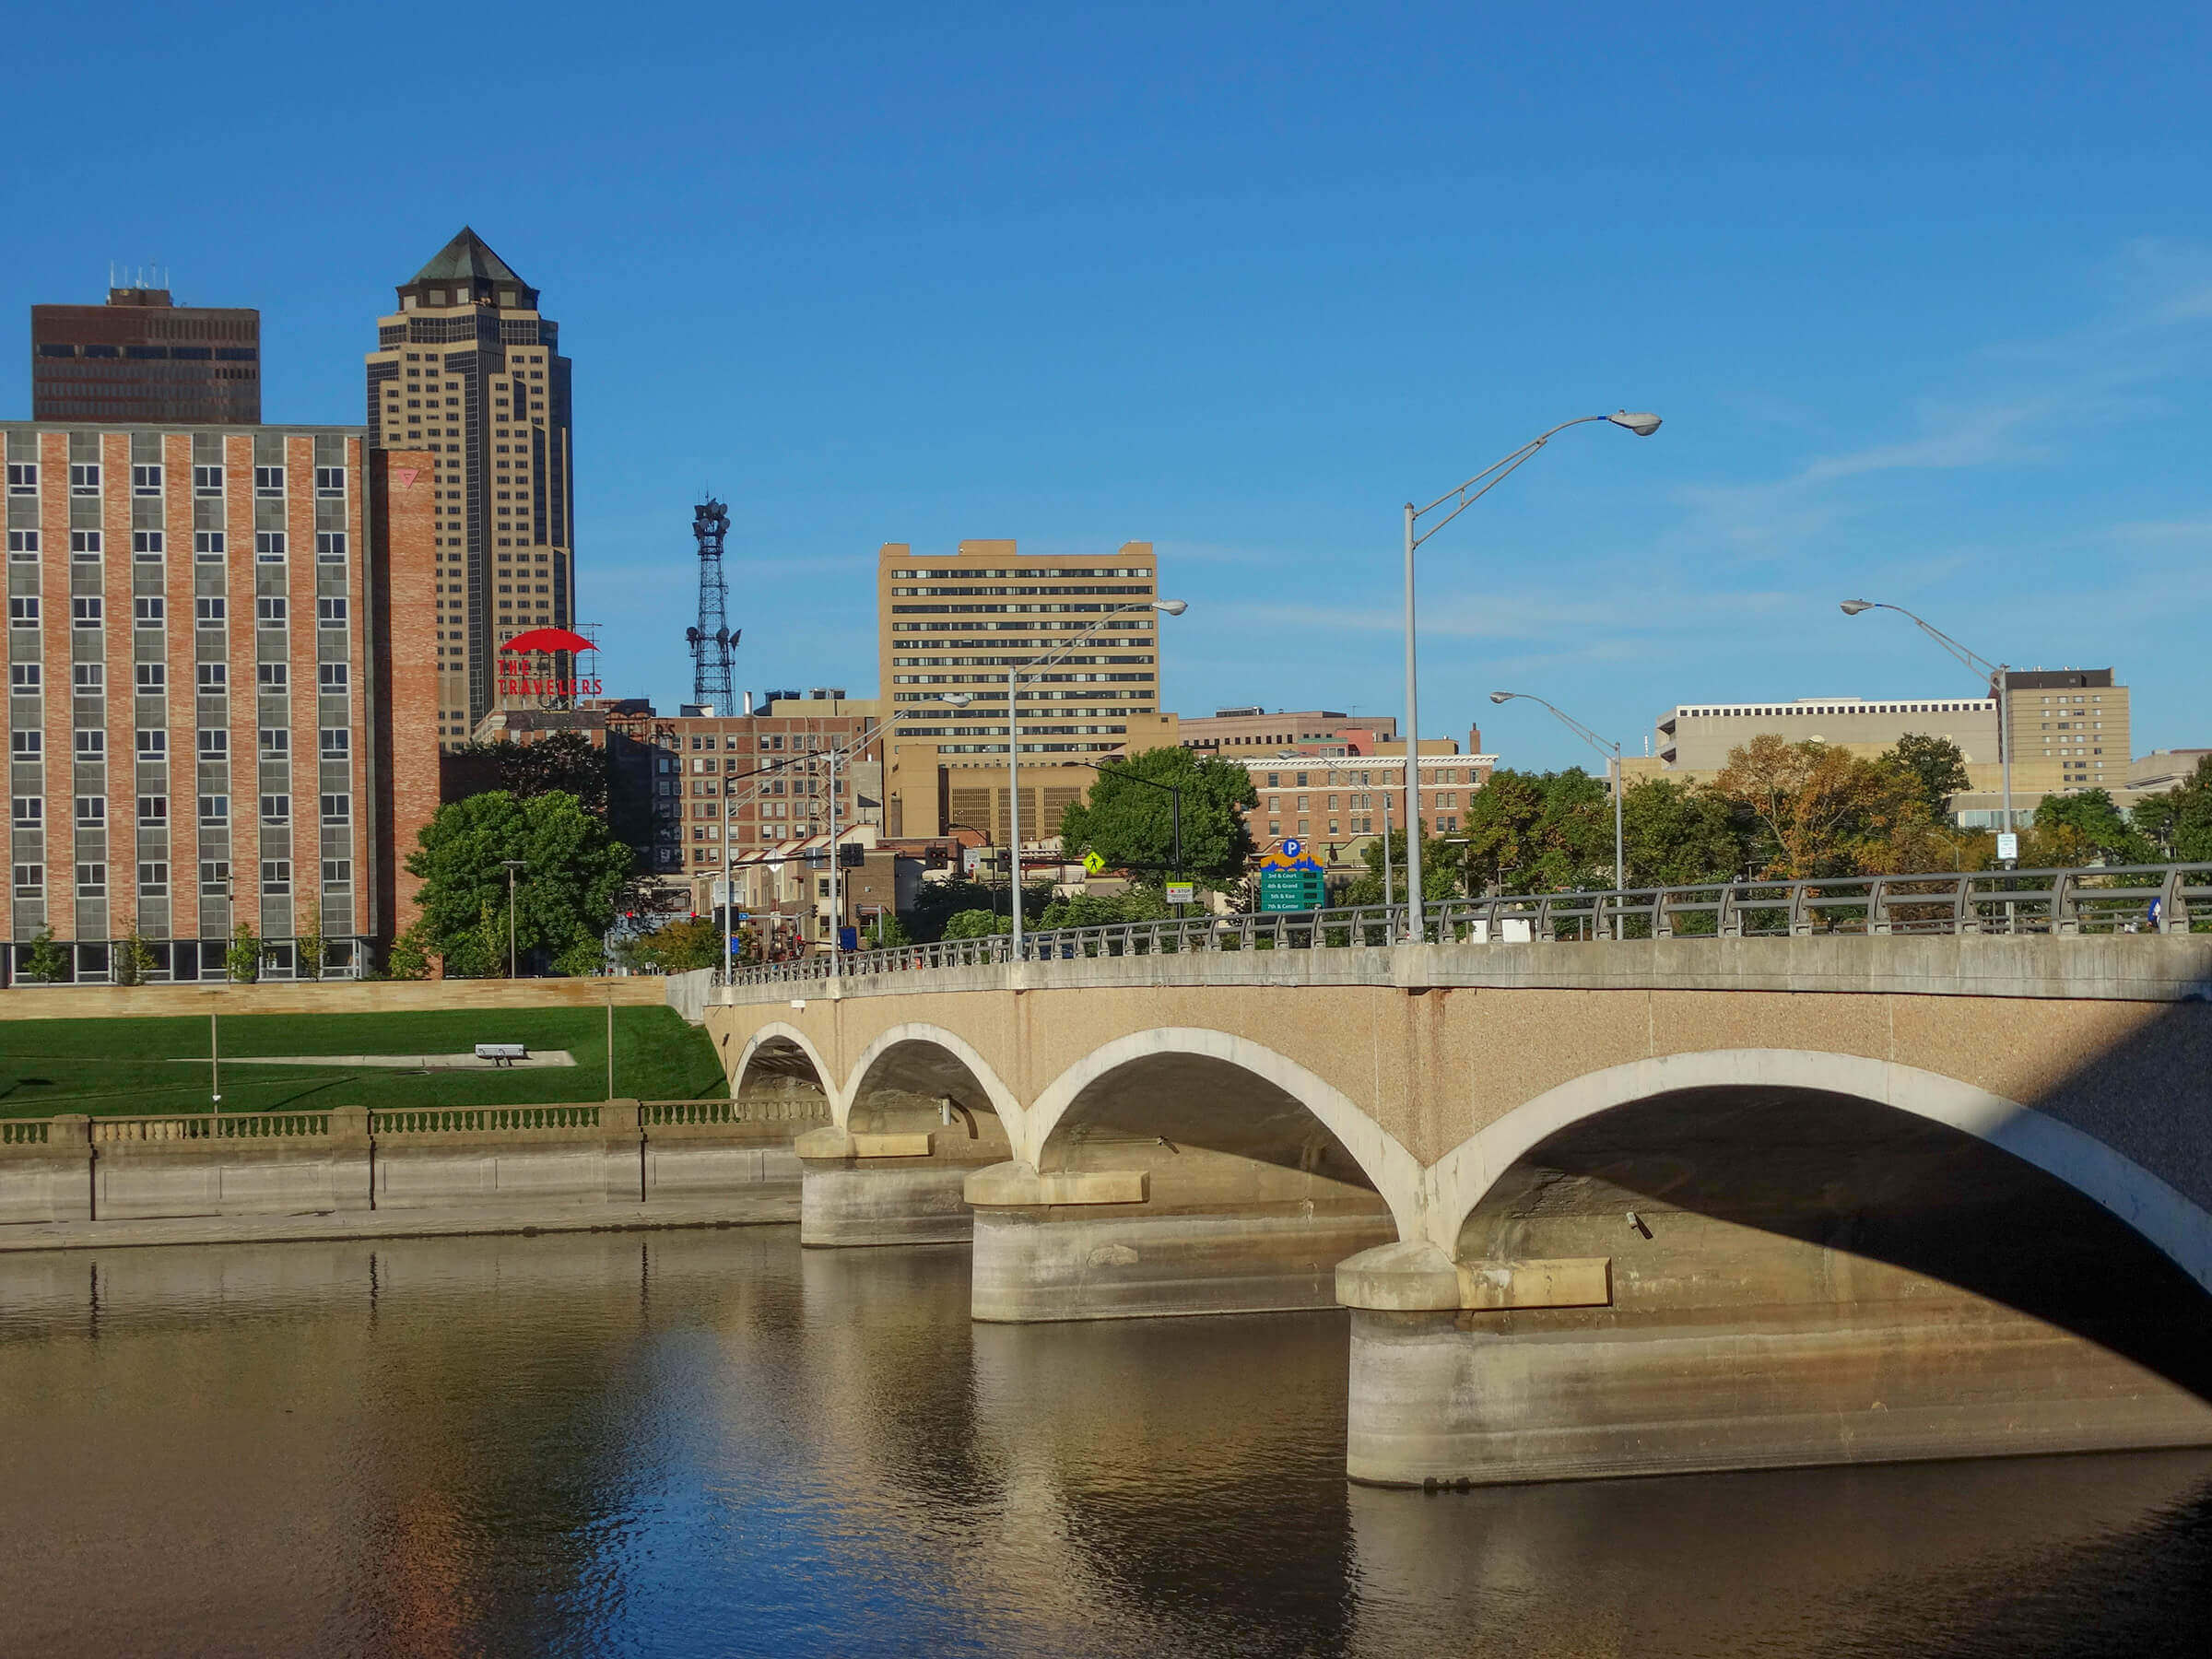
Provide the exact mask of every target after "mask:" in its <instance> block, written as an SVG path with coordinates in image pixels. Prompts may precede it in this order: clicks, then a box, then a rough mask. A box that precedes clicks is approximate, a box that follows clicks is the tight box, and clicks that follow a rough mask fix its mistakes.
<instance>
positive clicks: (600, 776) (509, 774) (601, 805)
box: [446, 732, 607, 818]
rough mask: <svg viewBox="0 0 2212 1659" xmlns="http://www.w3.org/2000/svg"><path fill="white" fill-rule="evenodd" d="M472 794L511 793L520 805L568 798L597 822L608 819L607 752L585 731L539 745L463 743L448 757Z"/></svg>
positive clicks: (562, 734) (560, 735)
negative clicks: (545, 798)
mask: <svg viewBox="0 0 2212 1659" xmlns="http://www.w3.org/2000/svg"><path fill="white" fill-rule="evenodd" d="M446 764H447V765H448V766H449V767H450V768H451V769H452V770H453V773H454V775H456V776H457V777H460V778H464V779H466V780H467V781H468V782H469V783H471V784H472V785H474V787H473V788H471V789H470V791H469V793H470V794H511V795H512V796H513V797H514V798H515V799H516V800H518V801H527V800H533V799H535V797H537V796H538V795H544V794H565V795H570V796H572V797H574V799H575V801H576V803H577V805H579V806H582V808H583V809H584V810H585V811H586V812H588V813H590V814H591V815H592V816H593V817H594V818H605V817H606V777H607V767H606V750H605V749H603V748H600V747H597V746H596V745H594V743H593V742H592V740H591V739H590V738H588V737H586V736H585V735H583V734H582V732H555V733H554V734H553V735H551V736H549V737H547V738H544V739H542V740H541V741H539V742H536V743H513V742H507V741H500V742H494V743H465V744H462V745H461V746H460V747H457V748H455V749H453V751H452V752H451V754H450V755H449V756H448V757H447V761H446Z"/></svg>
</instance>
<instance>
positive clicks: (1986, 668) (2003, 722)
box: [1838, 599, 2013, 833]
mask: <svg viewBox="0 0 2212 1659" xmlns="http://www.w3.org/2000/svg"><path fill="white" fill-rule="evenodd" d="M1838 608H1839V609H1841V611H1842V613H1843V614H1844V615H1845V616H1847V617H1855V616H1857V615H1858V614H1859V613H1860V612H1861V611H1870V610H1886V611H1895V612H1896V613H1897V614H1898V615H1899V616H1900V617H1902V618H1905V619H1906V620H1907V621H1909V622H1911V623H1912V626H1913V627H1915V628H1917V629H1920V631H1921V632H1922V633H1924V634H1926V635H1927V636H1928V638H1929V639H1931V640H1933V641H1935V643H1936V644H1938V645H1940V646H1942V647H1943V648H1944V649H1945V650H1946V651H1947V652H1949V653H1951V654H1952V655H1953V656H1955V657H1957V658H1958V659H1959V661H1960V662H1961V663H1963V664H1965V665H1967V666H1968V667H1969V668H1971V669H1972V670H1973V671H1974V672H1975V673H1977V674H1979V675H1981V676H1982V677H1983V679H1984V680H1985V681H1986V682H1987V683H1988V686H1989V695H1990V697H1991V699H1992V700H1994V702H1995V703H1996V705H1997V764H1998V766H1999V768H2000V769H2001V770H2002V771H2003V774H2004V789H2005V815H2004V816H2005V829H2006V831H2007V832H2008V833H2009V832H2010V831H2011V830H2012V828H2013V822H2012V679H2011V677H2012V668H2011V665H2009V664H2006V663H1993V662H1991V661H1990V660H1989V659H1988V658H1987V657H1985V656H1983V655H1981V654H1980V653H1976V652H1972V651H1969V650H1968V649H1967V648H1966V647H1965V646H1963V645H1961V644H1960V643H1959V641H1956V640H1954V639H1952V638H1951V636H1950V635H1949V634H1947V633H1945V632H1944V631H1943V629H1940V628H1937V627H1936V626H1935V624H1934V623H1933V622H1930V621H1928V620H1927V618H1924V617H1916V616H1914V615H1913V614H1912V612H1911V611H1909V610H1907V609H1906V608H1905V607H1904V606H1901V605H1886V604H1884V603H1883V602H1882V601H1880V600H1879V599H1846V600H1844V601H1843V602H1842V604H1841V606H1838Z"/></svg>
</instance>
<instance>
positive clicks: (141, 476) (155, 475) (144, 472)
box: [131, 463, 161, 496]
mask: <svg viewBox="0 0 2212 1659" xmlns="http://www.w3.org/2000/svg"><path fill="white" fill-rule="evenodd" d="M131 493H132V494H133V495H142V496H158V495H159V494H160V493H161V468H160V465H159V463H157V464H155V465H151V466H134V467H132V468H131Z"/></svg>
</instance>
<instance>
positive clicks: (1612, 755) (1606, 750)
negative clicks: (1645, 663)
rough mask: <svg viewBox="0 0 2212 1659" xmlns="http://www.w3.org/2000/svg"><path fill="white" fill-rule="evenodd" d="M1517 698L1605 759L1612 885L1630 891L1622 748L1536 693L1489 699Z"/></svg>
mask: <svg viewBox="0 0 2212 1659" xmlns="http://www.w3.org/2000/svg"><path fill="white" fill-rule="evenodd" d="M1516 698H1518V699H1520V700H1523V701H1524V702H1533V703H1543V704H1544V706H1545V707H1546V708H1547V709H1549V710H1551V712H1552V713H1553V714H1554V715H1556V716H1558V718H1559V724H1561V725H1563V726H1565V727H1566V728H1567V729H1568V730H1569V731H1571V732H1572V733H1573V734H1574V735H1576V736H1577V737H1580V738H1581V739H1582V740H1583V742H1584V743H1586V744H1588V745H1589V746H1590V747H1592V748H1594V749H1595V750H1596V751H1597V752H1598V753H1599V754H1601V755H1603V756H1605V757H1606V776H1607V777H1608V778H1609V779H1611V780H1612V783H1613V886H1614V888H1615V889H1616V890H1617V891H1621V892H1625V891H1627V890H1628V886H1629V866H1628V864H1627V861H1626V857H1625V855H1624V854H1623V853H1622V851H1621V835H1620V789H1621V784H1622V783H1623V782H1626V780H1625V779H1623V778H1622V777H1621V775H1620V745H1619V744H1618V743H1615V742H1614V741H1612V740H1611V739H1610V738H1606V737H1600V736H1599V735H1597V734H1596V733H1595V732H1594V731H1592V730H1591V729H1590V728H1589V727H1588V726H1586V725H1584V724H1583V723H1582V722H1581V721H1579V720H1577V719H1575V717H1574V716H1573V715H1571V714H1570V713H1568V712H1567V711H1566V710H1564V709H1562V708H1559V707H1558V706H1557V705H1556V704H1553V703H1550V702H1546V701H1545V700H1544V699H1543V698H1541V697H1538V696H1536V695H1535V693H1534V692H1533V691H1493V692H1491V693H1490V700H1491V701H1492V702H1494V703H1507V702H1512V701H1513V700H1515V699H1516ZM1620 932H1621V918H1620V916H1619V915H1618V912H1617V913H1616V914H1615V915H1614V917H1613V936H1614V937H1615V938H1617V939H1618V937H1620Z"/></svg>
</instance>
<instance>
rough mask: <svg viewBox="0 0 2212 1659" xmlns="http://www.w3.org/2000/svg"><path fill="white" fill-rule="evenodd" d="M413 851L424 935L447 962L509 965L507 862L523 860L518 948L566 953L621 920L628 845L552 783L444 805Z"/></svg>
mask: <svg viewBox="0 0 2212 1659" xmlns="http://www.w3.org/2000/svg"><path fill="white" fill-rule="evenodd" d="M511 858H512V859H520V860H521V861H522V863H523V865H524V868H523V869H522V870H521V871H520V872H519V873H518V877H517V879H516V884H515V892H514V942H515V948H516V950H517V951H518V952H522V951H528V952H532V953H539V952H542V953H543V954H544V955H545V956H547V958H562V957H563V956H564V954H565V953H567V952H569V951H570V950H571V947H576V946H578V945H580V944H588V945H589V946H590V947H591V948H592V949H593V950H598V949H599V948H600V943H599V942H600V940H601V939H602V938H603V937H604V936H605V935H606V930H607V928H608V926H609V925H610V924H612V923H613V921H614V909H615V899H616V896H617V895H618V893H619V892H620V891H621V889H622V881H623V877H624V876H625V875H626V874H627V873H628V871H629V861H630V853H629V848H627V847H625V846H624V845H622V843H621V842H619V841H616V840H615V839H614V838H613V837H612V836H610V835H609V834H608V833H607V830H606V825H605V824H603V823H601V822H600V821H599V820H598V819H597V818H593V817H592V816H590V815H589V814H588V813H586V812H585V811H584V810H583V807H582V805H581V804H580V803H579V802H578V801H577V800H576V798H575V797H574V796H573V795H570V794H563V793H561V792H559V791H554V792H551V793H548V794H540V795H534V796H531V797H530V798H528V799H527V800H518V799H517V798H516V797H514V796H513V795H512V794H506V793H505V792H503V791H494V792H492V793H491V794H479V795H471V796H469V797H468V798H467V799H466V800H462V801H453V802H449V803H448V804H447V805H445V806H441V807H440V808H439V809H438V812H437V814H436V816H435V817H433V818H431V819H430V821H429V823H428V824H426V825H425V826H423V829H422V832H421V834H420V836H419V837H418V845H417V847H416V850H415V851H414V852H413V853H409V854H408V856H407V870H408V872H409V874H411V875H414V876H416V877H420V878H421V881H422V887H421V889H420V890H419V892H418V894H417V895H416V902H417V904H418V906H419V907H420V908H421V912H422V927H423V944H424V946H425V947H426V948H427V949H428V950H429V952H430V953H432V954H435V955H437V956H440V957H441V958H443V959H444V960H445V965H446V971H448V972H449V973H457V974H461V975H464V976H468V977H488V976H492V975H497V974H503V973H504V972H505V971H507V905H508V897H507V871H506V870H505V869H504V868H503V867H502V863H503V861H504V860H507V859H511Z"/></svg>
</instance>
